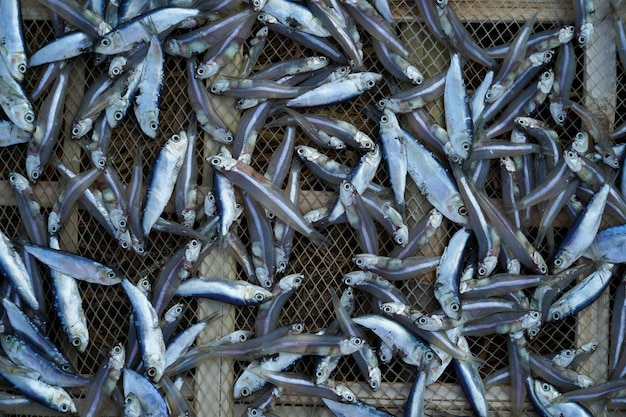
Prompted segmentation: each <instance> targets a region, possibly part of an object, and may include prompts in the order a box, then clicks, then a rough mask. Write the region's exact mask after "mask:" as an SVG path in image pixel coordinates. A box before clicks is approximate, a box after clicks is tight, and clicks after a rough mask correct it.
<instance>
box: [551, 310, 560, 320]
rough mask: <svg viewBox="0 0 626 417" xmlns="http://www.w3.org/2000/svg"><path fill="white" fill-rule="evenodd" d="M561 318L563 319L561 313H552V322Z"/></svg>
mask: <svg viewBox="0 0 626 417" xmlns="http://www.w3.org/2000/svg"><path fill="white" fill-rule="evenodd" d="M560 318H561V313H559V312H558V311H555V312H554V313H552V320H554V321H558V320H559V319H560Z"/></svg>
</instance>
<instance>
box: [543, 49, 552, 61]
mask: <svg viewBox="0 0 626 417" xmlns="http://www.w3.org/2000/svg"><path fill="white" fill-rule="evenodd" d="M543 59H545V60H546V61H550V60H551V59H552V51H546V52H545V53H544V54H543Z"/></svg>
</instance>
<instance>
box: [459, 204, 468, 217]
mask: <svg viewBox="0 0 626 417" xmlns="http://www.w3.org/2000/svg"><path fill="white" fill-rule="evenodd" d="M458 213H459V214H460V215H461V216H463V217H466V216H467V208H466V207H465V206H461V207H459V211H458Z"/></svg>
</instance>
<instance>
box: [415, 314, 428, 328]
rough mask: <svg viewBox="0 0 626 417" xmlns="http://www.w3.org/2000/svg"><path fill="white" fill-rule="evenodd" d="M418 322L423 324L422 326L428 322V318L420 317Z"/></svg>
mask: <svg viewBox="0 0 626 417" xmlns="http://www.w3.org/2000/svg"><path fill="white" fill-rule="evenodd" d="M417 324H421V325H422V326H424V325H426V324H428V318H426V317H424V316H421V317H418V319H417Z"/></svg>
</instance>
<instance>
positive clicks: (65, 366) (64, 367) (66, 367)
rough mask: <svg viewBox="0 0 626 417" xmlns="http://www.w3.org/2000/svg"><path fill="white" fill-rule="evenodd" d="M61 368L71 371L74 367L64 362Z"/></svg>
mask: <svg viewBox="0 0 626 417" xmlns="http://www.w3.org/2000/svg"><path fill="white" fill-rule="evenodd" d="M61 370H63V371H65V372H70V371H71V370H72V369H71V368H70V365H68V364H67V363H64V364H63V366H61Z"/></svg>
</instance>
